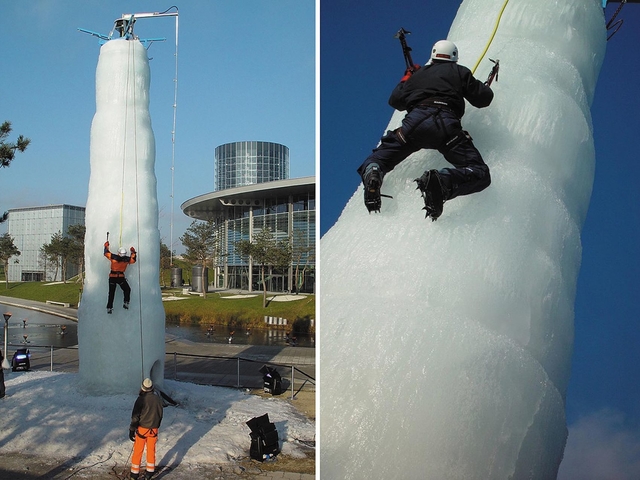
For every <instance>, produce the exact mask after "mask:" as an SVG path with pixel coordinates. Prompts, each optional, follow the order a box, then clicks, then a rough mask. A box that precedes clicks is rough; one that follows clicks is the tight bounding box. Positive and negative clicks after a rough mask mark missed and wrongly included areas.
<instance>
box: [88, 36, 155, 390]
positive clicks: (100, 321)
mask: <svg viewBox="0 0 640 480" xmlns="http://www.w3.org/2000/svg"><path fill="white" fill-rule="evenodd" d="M149 83H150V70H149V61H148V58H147V50H146V49H145V48H144V47H143V46H142V44H141V43H140V42H138V41H133V40H132V41H129V40H124V39H116V40H111V41H109V42H107V43H105V44H104V45H103V46H102V47H101V48H100V57H99V59H98V66H97V69H96V113H95V115H94V118H93V122H92V125H91V152H90V162H91V176H90V179H89V197H88V200H87V209H86V222H85V223H86V227H87V232H86V237H85V265H86V281H85V285H84V291H83V294H82V301H81V303H80V307H79V309H78V346H79V355H80V369H79V373H80V378H81V379H82V382H81V384H82V386H83V388H84V389H85V390H86V391H94V392H111V393H134V392H136V391H137V389H138V388H139V386H140V383H141V381H142V379H144V378H145V377H151V378H152V380H153V381H154V382H155V383H156V384H158V385H160V386H161V385H162V382H163V377H164V321H165V315H164V308H163V306H162V296H161V292H160V283H159V281H158V278H159V268H160V231H159V230H158V202H157V194H156V177H155V170H154V165H155V139H154V136H153V130H152V128H151V118H150V115H149ZM107 232H109V233H110V236H109V242H110V248H111V252H112V253H116V252H117V251H118V248H119V247H121V246H122V247H124V248H126V250H127V252H129V248H130V247H132V246H133V247H134V248H135V249H136V250H137V251H138V259H137V262H136V263H135V264H133V265H130V266H129V267H128V268H127V271H126V277H127V280H128V282H129V285H130V286H131V303H130V308H129V310H124V309H123V308H122V304H123V295H122V291H121V290H120V288H119V287H118V288H117V290H116V296H115V301H114V309H113V314H111V315H108V314H107V310H106V304H107V293H108V275H109V270H110V262H109V261H108V260H107V259H106V258H105V257H104V256H103V244H104V242H105V240H106V236H107Z"/></svg>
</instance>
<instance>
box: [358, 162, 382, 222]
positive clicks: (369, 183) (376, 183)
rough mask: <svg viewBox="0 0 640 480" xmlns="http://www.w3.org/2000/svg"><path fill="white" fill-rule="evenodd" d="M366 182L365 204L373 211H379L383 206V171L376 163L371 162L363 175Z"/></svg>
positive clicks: (364, 182)
mask: <svg viewBox="0 0 640 480" xmlns="http://www.w3.org/2000/svg"><path fill="white" fill-rule="evenodd" d="M362 183H363V184H364V204H365V206H366V207H367V210H369V213H371V212H379V211H380V207H381V206H382V201H381V200H380V187H382V172H381V171H380V167H379V166H378V165H376V164H370V165H369V166H368V167H367V169H366V170H365V172H364V175H362Z"/></svg>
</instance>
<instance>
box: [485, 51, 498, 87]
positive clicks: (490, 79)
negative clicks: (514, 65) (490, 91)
mask: <svg viewBox="0 0 640 480" xmlns="http://www.w3.org/2000/svg"><path fill="white" fill-rule="evenodd" d="M489 60H491V61H492V62H493V67H492V68H491V71H490V72H489V76H488V77H487V81H486V82H484V83H485V85H486V86H488V87H490V86H491V82H493V79H494V78H495V79H496V82H497V81H498V72H499V71H500V60H493V59H492V58H490V59H489Z"/></svg>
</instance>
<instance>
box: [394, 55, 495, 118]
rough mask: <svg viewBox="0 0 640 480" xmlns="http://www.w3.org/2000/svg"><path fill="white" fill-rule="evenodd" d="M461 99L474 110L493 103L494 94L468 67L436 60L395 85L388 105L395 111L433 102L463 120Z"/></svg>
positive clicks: (408, 109) (409, 109)
mask: <svg viewBox="0 0 640 480" xmlns="http://www.w3.org/2000/svg"><path fill="white" fill-rule="evenodd" d="M464 99H467V100H468V101H469V103H470V104H471V105H473V106H474V107H477V108H482V107H486V106H488V105H489V104H490V103H491V100H493V91H492V90H491V88H489V87H488V86H486V85H485V84H484V83H482V82H481V81H480V80H477V79H476V78H475V77H474V76H473V75H472V74H471V70H469V69H468V68H467V67H464V66H462V65H458V64H457V63H456V62H437V61H436V62H433V63H432V64H431V65H425V66H424V67H421V68H420V69H418V70H417V71H416V72H415V73H414V74H413V75H411V77H409V79H408V80H407V81H406V82H402V83H400V84H398V86H396V88H395V89H394V90H393V92H392V93H391V97H390V98H389V105H391V106H392V107H393V108H395V109H396V110H407V111H411V110H412V109H413V108H414V107H416V105H419V104H420V103H423V102H425V101H426V102H432V101H436V102H438V103H439V104H442V103H444V105H445V106H447V107H448V108H449V109H450V110H452V111H453V112H454V113H455V114H456V115H458V117H459V118H462V116H463V115H464V107H465V105H464ZM440 102H441V103H440Z"/></svg>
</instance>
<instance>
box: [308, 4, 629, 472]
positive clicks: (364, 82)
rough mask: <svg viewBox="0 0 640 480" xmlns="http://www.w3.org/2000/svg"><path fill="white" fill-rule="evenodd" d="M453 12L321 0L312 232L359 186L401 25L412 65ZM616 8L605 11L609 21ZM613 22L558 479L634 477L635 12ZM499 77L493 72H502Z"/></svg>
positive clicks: (596, 117)
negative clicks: (316, 219)
mask: <svg viewBox="0 0 640 480" xmlns="http://www.w3.org/2000/svg"><path fill="white" fill-rule="evenodd" d="M459 5H460V2H456V1H453V2H452V1H450V0H434V1H431V2H423V1H421V0H404V1H402V2H389V1H386V0H351V1H349V2H348V3H347V2H342V1H339V0H322V1H321V10H320V14H321V17H320V18H321V24H320V39H321V40H320V51H321V61H320V65H321V85H320V150H321V161H320V195H321V197H320V205H321V213H320V225H321V226H320V230H321V234H324V233H326V232H327V230H328V229H329V228H330V227H331V226H332V225H333V224H334V223H335V221H336V220H337V219H338V217H339V215H340V213H341V212H342V209H343V208H344V206H345V205H346V203H347V201H348V200H349V198H350V197H351V196H352V195H353V193H354V192H355V190H356V188H357V187H358V185H359V183H360V178H359V176H358V175H357V173H356V171H355V170H356V168H357V167H358V166H359V165H360V163H361V162H362V160H364V158H365V157H366V156H367V155H368V154H369V153H370V151H371V149H372V148H373V147H375V145H376V144H377V142H378V140H379V138H380V135H381V134H382V133H383V132H384V129H385V127H386V125H387V123H388V121H389V119H390V118H391V114H392V113H393V112H392V109H391V107H389V106H388V105H387V99H388V97H389V94H390V92H391V90H392V89H393V87H395V85H396V83H397V81H398V80H399V78H400V76H402V73H403V71H404V68H405V65H404V60H403V57H402V51H401V47H400V43H399V41H398V40H396V39H394V38H393V35H394V34H395V32H396V31H397V30H398V29H399V28H400V27H403V28H405V29H407V30H409V31H411V32H412V33H411V35H409V36H408V37H407V41H408V44H409V45H410V46H411V47H412V48H413V52H412V53H413V59H414V60H415V61H416V62H422V63H424V62H425V61H426V60H427V58H428V57H427V55H428V53H427V52H428V51H429V49H430V48H431V45H432V44H433V43H434V42H435V41H437V40H439V39H441V38H446V36H447V33H448V31H449V27H450V25H451V23H452V21H453V19H454V18H455V14H456V12H457V9H458V6H459ZM617 6H618V4H610V5H609V6H608V7H607V9H606V18H607V19H608V18H610V16H611V15H612V13H613V12H614V11H615V10H616V8H617ZM618 18H624V25H623V26H622V28H621V29H620V31H619V32H618V33H617V34H616V35H615V36H614V37H613V38H612V39H611V41H610V42H608V45H607V54H606V57H605V62H604V64H603V66H602V70H601V73H600V77H599V80H598V86H597V89H596V95H595V99H594V103H593V106H592V116H593V125H594V140H595V147H596V175H595V182H594V188H593V194H592V197H591V203H590V207H589V213H588V216H587V220H586V224H585V226H584V229H583V234H582V244H583V259H582V266H581V271H580V277H579V280H578V286H577V298H576V312H575V343H574V354H573V364H572V376H571V382H570V386H569V391H568V398H567V420H568V423H569V427H570V432H572V433H571V435H570V441H569V445H568V448H567V451H566V452H565V453H566V456H568V455H569V454H571V456H572V457H571V458H567V459H566V462H567V463H566V464H565V465H564V466H563V467H562V469H561V476H560V477H559V478H565V479H569V478H581V479H588V478H604V477H603V476H600V477H598V472H599V470H597V469H596V468H591V466H592V465H593V463H592V462H599V465H600V468H604V469H605V470H606V471H607V472H608V473H609V474H614V475H613V476H610V477H609V478H638V476H639V475H640V466H638V463H637V458H638V456H639V455H640V402H639V401H638V398H639V397H640V371H639V369H638V367H637V365H638V364H639V363H640V353H639V352H640V349H639V348H638V345H639V344H640V325H639V323H638V322H639V320H640V295H639V293H640V290H639V288H638V287H639V284H640V283H639V279H640V262H639V260H638V256H637V255H636V254H635V251H636V248H637V245H639V244H640V218H639V209H640V188H639V187H638V182H637V179H636V175H634V173H633V172H635V169H636V168H637V162H638V153H637V149H636V148H634V147H633V144H634V143H636V142H637V138H638V132H639V131H640V119H639V118H638V112H639V111H640V95H638V87H637V86H638V77H639V74H640V52H639V51H638V45H640V42H639V41H640V34H639V32H640V5H637V4H627V5H626V6H624V8H623V9H622V11H621V14H620V16H619V17H618ZM603 28H604V27H603ZM506 74H507V70H506V67H503V72H501V75H506ZM499 88H500V87H499V84H498V85H497V86H496V91H498V93H497V94H498V95H499ZM472 133H473V132H472ZM362 208H363V209H364V206H363V207H362ZM321 261H322V258H321ZM596 439H597V440H596ZM620 443H622V444H623V445H624V448H618V447H620ZM577 445H579V446H580V448H578V447H577ZM614 445H615V447H614ZM569 448H571V450H569ZM612 449H613V450H615V451H614V452H613V453H612V452H611V451H610V450H612ZM578 450H579V451H578ZM570 460H571V461H572V463H571V465H570V467H571V470H569V461H570ZM565 469H566V470H565ZM618 469H620V470H618ZM620 472H624V473H622V474H620ZM616 475H618V476H616Z"/></svg>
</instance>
